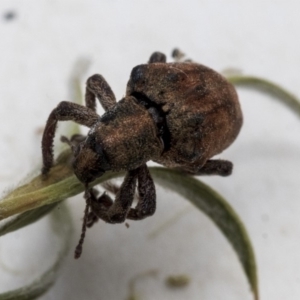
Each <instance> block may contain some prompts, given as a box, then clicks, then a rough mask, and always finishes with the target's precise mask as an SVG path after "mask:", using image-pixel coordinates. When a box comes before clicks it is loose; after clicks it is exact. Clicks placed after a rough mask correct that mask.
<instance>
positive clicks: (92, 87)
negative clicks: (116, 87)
mask: <svg viewBox="0 0 300 300" xmlns="http://www.w3.org/2000/svg"><path fill="white" fill-rule="evenodd" d="M96 97H97V99H98V100H99V102H100V104H101V105H102V107H103V108H104V110H105V111H107V110H108V109H110V108H112V107H113V106H114V105H115V104H116V103H117V101H116V97H115V95H114V93H113V91H112V89H111V88H110V86H109V84H108V83H107V82H106V80H105V79H104V78H103V76H102V75H99V74H95V75H93V76H91V77H90V78H89V79H88V80H87V82H86V92H85V104H86V106H87V107H89V108H90V109H92V110H93V111H96Z"/></svg>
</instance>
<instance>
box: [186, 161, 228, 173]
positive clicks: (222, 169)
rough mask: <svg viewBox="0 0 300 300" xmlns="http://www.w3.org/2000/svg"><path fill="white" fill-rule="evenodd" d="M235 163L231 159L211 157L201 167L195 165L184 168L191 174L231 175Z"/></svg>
mask: <svg viewBox="0 0 300 300" xmlns="http://www.w3.org/2000/svg"><path fill="white" fill-rule="evenodd" d="M232 168H233V164H232V162H231V161H228V160H222V159H210V160H208V161H206V163H205V164H204V165H203V166H202V167H201V168H196V167H194V166H191V167H187V168H183V170H184V171H186V172H187V173H189V174H191V175H220V176H229V175H231V173H232Z"/></svg>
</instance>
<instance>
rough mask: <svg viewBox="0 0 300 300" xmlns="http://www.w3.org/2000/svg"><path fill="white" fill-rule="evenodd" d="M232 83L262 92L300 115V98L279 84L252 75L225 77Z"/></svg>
mask: <svg viewBox="0 0 300 300" xmlns="http://www.w3.org/2000/svg"><path fill="white" fill-rule="evenodd" d="M227 79H228V80H229V81H230V82H231V83H232V84H234V85H235V86H237V87H239V86H241V87H247V88H251V89H255V90H259V91H261V92H264V93H266V94H268V95H270V96H272V97H273V98H275V99H277V100H279V101H281V102H282V103H283V104H285V105H287V106H288V107H289V108H290V109H291V110H292V111H293V112H295V113H296V114H297V115H298V116H299V117H300V100H299V99H298V98H297V97H296V96H294V95H293V94H291V93H289V92H288V91H286V90H285V89H283V88H282V87H280V86H279V85H277V84H275V83H273V82H271V81H268V80H266V79H262V78H259V77H254V76H243V75H240V76H232V77H228V78H227Z"/></svg>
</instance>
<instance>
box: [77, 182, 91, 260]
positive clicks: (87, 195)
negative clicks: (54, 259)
mask: <svg viewBox="0 0 300 300" xmlns="http://www.w3.org/2000/svg"><path fill="white" fill-rule="evenodd" d="M84 198H85V200H86V205H85V210H84V216H83V222H82V229H81V235H80V239H79V242H78V244H77V246H76V248H75V253H74V258H75V259H78V258H79V257H80V256H81V253H82V246H83V243H84V238H85V233H86V228H87V220H88V214H89V209H90V205H91V194H90V191H89V190H88V184H86V185H85V193H84Z"/></svg>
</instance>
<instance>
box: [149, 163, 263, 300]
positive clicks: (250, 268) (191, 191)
mask: <svg viewBox="0 0 300 300" xmlns="http://www.w3.org/2000/svg"><path fill="white" fill-rule="evenodd" d="M150 170H151V175H152V176H153V178H154V179H155V182H157V183H159V184H161V185H162V186H164V187H166V188H169V189H170V190H172V191H174V192H176V193H178V194H180V195H182V196H183V197H184V198H186V199H188V200H189V201H191V202H192V203H193V204H194V205H195V206H196V207H197V208H199V209H200V210H202V211H203V212H204V213H205V214H206V215H207V216H209V217H210V218H211V219H212V221H213V222H214V223H215V224H216V225H217V226H218V228H219V229H220V230H221V231H222V232H223V234H224V235H225V236H226V238H227V239H228V241H229V242H230V243H231V245H232V246H233V248H234V250H235V252H236V254H237V255H238V257H239V259H240V261H241V263H242V267H243V269H244V271H245V274H246V276H247V278H248V281H249V283H250V286H251V289H252V291H253V293H254V296H255V299H258V281H257V271H256V263H255V257H254V252H253V248H252V245H251V243H250V239H249V236H248V234H247V231H246V229H245V227H244V225H243V223H242V221H241V220H240V219H239V217H238V216H237V214H236V213H235V211H234V210H233V208H232V207H231V206H230V205H229V204H228V202H227V201H226V200H225V199H224V198H223V197H222V196H221V195H219V194H218V193H217V192H215V191H214V190H213V189H211V188H210V187H209V186H207V185H206V184H204V183H203V182H201V181H199V180H197V179H196V178H193V177H190V176H187V175H185V174H182V173H180V172H178V171H175V170H170V169H165V168H150Z"/></svg>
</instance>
